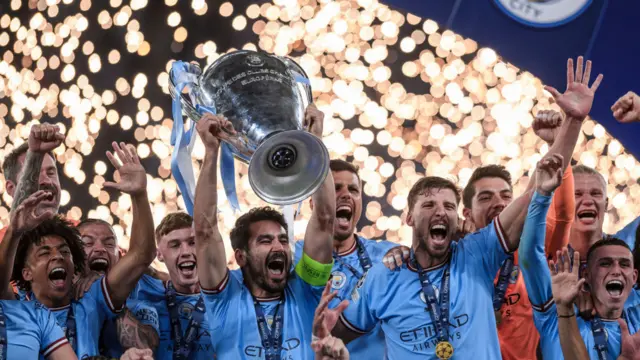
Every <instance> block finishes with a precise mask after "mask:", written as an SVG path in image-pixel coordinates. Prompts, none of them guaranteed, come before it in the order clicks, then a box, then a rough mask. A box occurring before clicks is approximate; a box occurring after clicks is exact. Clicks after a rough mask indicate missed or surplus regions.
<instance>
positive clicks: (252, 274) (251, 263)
mask: <svg viewBox="0 0 640 360" xmlns="http://www.w3.org/2000/svg"><path fill="white" fill-rule="evenodd" d="M245 269H246V270H245V274H244V276H245V278H246V279H248V280H250V281H253V282H254V283H255V284H256V285H258V286H259V287H260V288H261V289H263V290H265V291H267V292H269V293H278V292H282V291H283V290H284V288H285V287H286V286H287V281H286V280H285V281H282V282H280V283H276V284H275V285H274V286H272V285H270V284H269V281H268V280H267V276H268V275H266V273H265V271H266V270H263V269H264V261H262V262H260V261H258V260H256V259H254V258H253V257H252V256H251V255H249V254H247V266H246V267H245ZM285 271H287V272H288V269H287V268H286V267H285Z"/></svg>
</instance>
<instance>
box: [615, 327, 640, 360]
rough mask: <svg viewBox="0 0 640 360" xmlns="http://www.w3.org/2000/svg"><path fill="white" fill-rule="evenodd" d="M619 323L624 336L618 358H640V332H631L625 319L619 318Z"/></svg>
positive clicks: (620, 359)
mask: <svg viewBox="0 0 640 360" xmlns="http://www.w3.org/2000/svg"><path fill="white" fill-rule="evenodd" d="M618 324H619V325H620V336H621V337H622V340H621V344H620V356H619V357H618V360H640V332H636V333H635V334H633V335H631V334H629V328H628V327H627V322H626V321H624V320H623V319H618Z"/></svg>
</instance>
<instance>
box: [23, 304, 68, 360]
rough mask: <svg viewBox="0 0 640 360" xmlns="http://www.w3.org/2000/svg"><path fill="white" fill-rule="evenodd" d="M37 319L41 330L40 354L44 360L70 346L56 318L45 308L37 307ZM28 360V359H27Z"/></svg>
mask: <svg viewBox="0 0 640 360" xmlns="http://www.w3.org/2000/svg"><path fill="white" fill-rule="evenodd" d="M35 311H36V318H37V319H38V320H37V321H38V328H39V329H40V334H41V335H40V353H41V354H42V355H43V356H44V358H47V357H49V355H51V354H53V353H54V352H55V351H56V350H58V349H59V348H61V347H63V346H64V345H67V344H69V341H67V337H66V336H65V335H64V332H62V329H61V328H60V326H58V323H57V322H56V318H55V316H53V314H52V313H51V311H49V309H46V308H45V307H44V306H36V308H35ZM25 360H26V359H25Z"/></svg>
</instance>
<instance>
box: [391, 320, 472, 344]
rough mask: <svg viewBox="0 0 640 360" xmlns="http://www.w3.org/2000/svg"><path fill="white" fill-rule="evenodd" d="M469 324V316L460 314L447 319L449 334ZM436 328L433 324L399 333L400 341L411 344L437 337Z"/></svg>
mask: <svg viewBox="0 0 640 360" xmlns="http://www.w3.org/2000/svg"><path fill="white" fill-rule="evenodd" d="M468 323H469V315H467V314H460V315H456V316H454V317H452V318H450V319H449V333H450V334H451V333H452V332H455V331H456V330H457V329H459V328H461V327H463V326H465V325H467V324H468ZM437 335H438V334H437V332H436V328H435V326H433V322H430V323H427V324H424V325H421V326H419V327H417V328H415V329H411V330H406V331H403V332H401V333H400V341H402V342H404V343H413V342H416V341H425V340H429V339H431V338H435V337H436V336H437Z"/></svg>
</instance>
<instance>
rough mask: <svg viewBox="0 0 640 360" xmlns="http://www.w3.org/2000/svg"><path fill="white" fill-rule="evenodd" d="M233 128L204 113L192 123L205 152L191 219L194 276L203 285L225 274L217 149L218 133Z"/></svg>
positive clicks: (210, 284)
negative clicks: (194, 235)
mask: <svg viewBox="0 0 640 360" xmlns="http://www.w3.org/2000/svg"><path fill="white" fill-rule="evenodd" d="M223 128H224V129H225V130H226V131H230V132H233V131H234V130H233V126H232V125H231V123H230V122H229V121H227V120H226V119H225V118H223V117H220V116H216V115H212V114H209V113H207V114H205V115H204V116H203V117H202V118H201V119H200V120H198V122H197V123H196V129H197V130H198V134H200V139H202V142H203V143H204V147H205V156H204V162H203V163H202V168H201V169H200V176H199V177H198V183H197V185H196V194H195V203H194V206H193V221H194V225H195V234H196V253H197V259H198V264H197V265H198V266H197V268H198V278H199V279H200V284H201V286H202V287H203V288H205V289H215V288H216V287H218V285H220V283H221V282H222V281H223V280H224V277H225V276H226V274H227V257H226V254H225V251H224V242H223V241H222V235H220V230H219V229H218V186H217V185H218V175H217V170H218V150H219V148H220V139H219V137H218V136H219V135H220V134H221V132H222V131H223Z"/></svg>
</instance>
